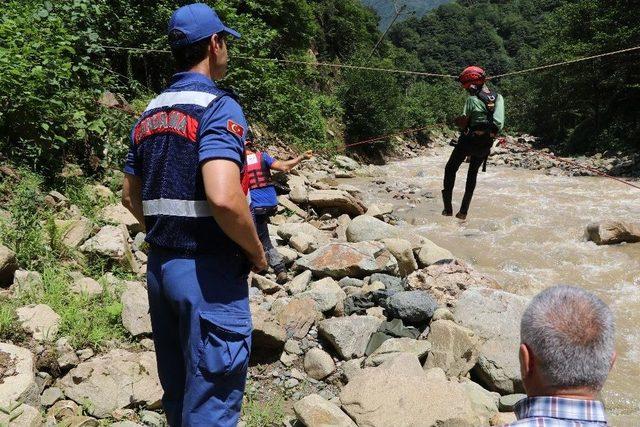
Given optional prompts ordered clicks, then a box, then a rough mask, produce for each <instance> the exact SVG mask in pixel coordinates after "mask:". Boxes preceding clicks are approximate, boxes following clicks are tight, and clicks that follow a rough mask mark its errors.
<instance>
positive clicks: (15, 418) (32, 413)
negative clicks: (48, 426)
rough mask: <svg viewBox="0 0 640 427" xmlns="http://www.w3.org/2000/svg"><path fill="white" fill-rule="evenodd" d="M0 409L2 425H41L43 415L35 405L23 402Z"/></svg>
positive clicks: (28, 426)
mask: <svg viewBox="0 0 640 427" xmlns="http://www.w3.org/2000/svg"><path fill="white" fill-rule="evenodd" d="M4 410H5V411H7V412H8V413H5V412H3V411H0V426H6V427H41V426H42V415H41V414H40V411H39V410H38V409H36V408H34V407H33V406H30V405H25V404H21V405H18V406H15V405H14V406H9V407H5V408H4Z"/></svg>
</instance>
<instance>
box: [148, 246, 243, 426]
mask: <svg viewBox="0 0 640 427" xmlns="http://www.w3.org/2000/svg"><path fill="white" fill-rule="evenodd" d="M248 270H249V269H248V263H247V261H246V257H245V256H244V255H243V254H242V253H240V252H239V250H235V251H234V250H225V251H221V254H220V255H202V256H197V257H191V258H190V257H183V256H180V255H178V254H173V253H170V252H166V251H162V250H156V249H152V250H151V252H150V253H149V264H148V271H147V285H148V286H147V290H148V294H149V312H150V314H151V326H152V329H153V342H154V344H155V349H156V359H157V362H158V376H159V378H160V383H161V384H162V388H163V391H164V395H163V397H162V403H163V407H164V410H165V413H166V416H167V420H168V421H169V425H170V426H171V427H178V426H185V427H200V426H202V427H204V426H207V427H211V426H215V427H235V426H236V425H237V424H238V420H239V419H240V409H241V404H242V397H243V394H244V387H245V381H246V377H247V368H248V365H249V355H250V351H251V331H252V325H251V313H250V311H249V298H248V286H247V275H248Z"/></svg>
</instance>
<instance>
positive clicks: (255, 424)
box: [241, 381, 285, 427]
mask: <svg viewBox="0 0 640 427" xmlns="http://www.w3.org/2000/svg"><path fill="white" fill-rule="evenodd" d="M244 399H245V400H244V403H243V404H242V418H241V419H242V420H243V421H244V422H245V423H246V426H247V427H272V426H281V425H282V422H283V421H284V417H285V411H284V398H283V397H277V398H275V399H269V400H267V401H264V402H262V401H259V400H258V397H257V394H256V392H255V391H254V390H253V388H252V387H251V382H250V381H249V382H247V387H246V391H245V397H244Z"/></svg>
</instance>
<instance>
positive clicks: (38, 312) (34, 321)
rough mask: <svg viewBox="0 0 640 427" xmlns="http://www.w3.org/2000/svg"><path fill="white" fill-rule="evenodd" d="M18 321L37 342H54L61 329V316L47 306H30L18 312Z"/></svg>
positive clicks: (19, 309)
mask: <svg viewBox="0 0 640 427" xmlns="http://www.w3.org/2000/svg"><path fill="white" fill-rule="evenodd" d="M16 314H17V315H18V321H19V322H20V324H21V325H22V327H23V328H24V329H26V330H27V331H29V332H30V333H31V335H33V338H34V339H35V340H37V341H53V340H54V338H55V337H56V334H57V333H58V328H59V327H60V316H59V315H58V313H56V312H55V311H53V310H52V309H51V307H49V306H48V305H46V304H30V305H27V306H24V307H20V308H18V309H17V310H16Z"/></svg>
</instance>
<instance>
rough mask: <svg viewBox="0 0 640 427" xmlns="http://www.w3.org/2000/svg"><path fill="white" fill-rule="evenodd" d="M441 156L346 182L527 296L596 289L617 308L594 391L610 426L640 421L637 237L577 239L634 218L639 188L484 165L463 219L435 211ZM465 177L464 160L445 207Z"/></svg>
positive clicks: (442, 152) (638, 212) (639, 213)
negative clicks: (609, 349)
mask: <svg viewBox="0 0 640 427" xmlns="http://www.w3.org/2000/svg"><path fill="white" fill-rule="evenodd" d="M448 154H449V149H439V150H438V151H437V152H436V153H435V154H434V155H432V156H429V157H417V158H413V159H409V160H404V161H400V162H395V163H392V164H389V165H386V166H381V167H379V168H378V169H377V170H378V174H377V176H376V177H375V178H355V179H351V180H348V181H347V182H348V183H349V184H352V185H355V186H356V187H359V188H360V189H362V190H363V192H364V195H363V197H364V199H365V200H366V201H368V202H373V201H377V202H390V203H393V205H394V206H395V214H396V215H397V216H399V217H400V218H402V219H403V220H405V221H407V222H408V223H410V224H413V226H414V227H417V229H418V230H419V231H420V232H421V234H423V235H425V236H426V237H428V238H430V239H431V240H433V241H434V242H436V243H437V244H439V245H440V246H442V247H444V248H447V249H449V250H450V251H452V252H453V253H454V254H455V255H456V256H458V257H459V258H462V259H464V260H466V261H467V262H469V263H471V264H472V265H474V266H475V267H476V268H477V269H479V270H480V271H482V272H484V273H486V274H488V275H491V276H492V277H494V278H495V279H497V280H498V281H499V282H500V283H501V284H502V286H503V287H504V288H505V289H506V290H508V291H510V292H515V293H519V294H523V295H532V294H535V293H536V292H537V291H539V290H540V289H543V288H545V287H547V286H550V285H553V284H559V283H564V284H576V285H579V286H582V287H584V288H586V289H588V290H590V291H593V292H595V293H596V294H597V295H598V296H600V297H601V298H602V299H603V300H604V301H605V302H607V303H608V304H609V305H610V307H611V308H612V309H613V310H614V313H615V316H616V327H617V330H616V333H617V340H616V351H617V353H618V358H617V362H616V364H615V367H614V369H613V371H612V372H611V375H610V376H609V380H608V382H607V385H606V388H605V390H604V393H603V399H604V401H605V402H606V405H607V411H608V413H609V415H610V417H611V421H612V423H613V425H629V426H632V425H635V426H640V330H639V325H640V243H636V244H628V245H625V244H623V245H616V246H596V245H595V244H593V243H591V242H587V241H585V240H584V238H583V235H584V229H585V227H586V225H587V224H588V223H589V222H591V221H595V220H602V219H622V220H633V221H637V220H638V219H639V218H640V203H639V201H640V191H638V190H636V189H634V188H631V187H629V186H625V185H623V184H620V183H618V182H616V181H613V180H609V179H603V178H591V177H581V178H578V177H556V176H548V175H545V174H544V172H541V171H530V170H524V169H511V168H507V167H497V166H489V168H488V169H487V172H486V173H480V174H479V176H478V186H477V188H476V193H475V196H474V200H473V203H472V204H471V209H470V211H469V218H468V220H467V221H466V222H464V223H462V222H460V221H458V220H456V219H452V218H450V217H449V218H446V217H443V216H441V215H440V212H441V210H442V204H441V200H440V189H441V182H442V173H443V169H444V164H445V163H446V160H447V156H448ZM465 178H466V165H463V166H462V167H461V169H460V171H459V172H458V179H457V182H456V184H457V185H456V190H455V192H454V210H455V209H456V207H457V206H459V203H460V199H461V198H462V193H463V191H464V182H465ZM380 180H384V181H385V183H383V184H380V183H379V182H380ZM405 184H406V185H409V186H415V187H417V188H418V190H417V192H416V193H415V194H413V195H411V196H410V197H411V198H410V199H403V200H399V199H394V198H393V197H392V196H393V194H395V193H394V191H392V192H388V191H387V189H386V187H388V186H391V187H393V188H395V187H399V188H401V187H403V186H404V185H405ZM427 192H430V193H431V194H432V197H431V198H429V197H428V194H427V195H426V196H425V194H426V193H427ZM513 351H517V349H513Z"/></svg>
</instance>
